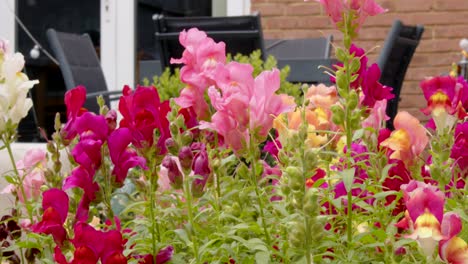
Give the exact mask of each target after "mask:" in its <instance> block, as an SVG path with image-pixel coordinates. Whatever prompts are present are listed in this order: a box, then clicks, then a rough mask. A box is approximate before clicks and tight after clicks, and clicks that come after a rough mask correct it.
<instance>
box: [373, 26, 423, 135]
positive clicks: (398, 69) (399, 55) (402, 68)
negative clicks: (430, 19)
mask: <svg viewBox="0 0 468 264" xmlns="http://www.w3.org/2000/svg"><path fill="white" fill-rule="evenodd" d="M423 32H424V26H422V25H417V26H408V25H404V24H403V23H402V22H401V21H400V20H396V21H395V22H394V23H393V26H392V28H391V30H390V32H389V33H388V35H387V39H386V40H385V44H384V46H383V49H382V51H381V53H380V56H379V58H378V61H377V63H378V65H379V67H380V69H381V71H382V75H381V77H380V83H382V84H384V85H386V86H390V87H392V88H393V93H394V94H395V98H394V99H392V100H390V101H389V102H388V104H387V115H388V116H389V117H390V120H388V122H387V127H389V128H391V129H393V119H394V118H395V116H396V114H397V111H398V102H399V100H400V91H401V86H402V84H403V80H404V79H405V74H406V70H407V69H408V66H409V64H410V62H411V59H412V57H413V54H414V52H415V51H416V48H417V46H418V45H419V41H420V40H421V37H422V34H423Z"/></svg>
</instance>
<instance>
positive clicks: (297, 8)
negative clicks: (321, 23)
mask: <svg viewBox="0 0 468 264" xmlns="http://www.w3.org/2000/svg"><path fill="white" fill-rule="evenodd" d="M285 13H286V15H288V16H312V15H318V14H323V12H322V10H321V8H320V6H319V5H316V4H313V2H307V3H301V2H299V3H294V4H289V5H287V6H286V10H285Z"/></svg>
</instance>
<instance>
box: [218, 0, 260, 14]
mask: <svg viewBox="0 0 468 264" xmlns="http://www.w3.org/2000/svg"><path fill="white" fill-rule="evenodd" d="M213 1H217V0H213ZM226 1H227V15H228V16H243V15H250V13H251V11H250V0H226Z"/></svg>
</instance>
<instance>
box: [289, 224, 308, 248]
mask: <svg viewBox="0 0 468 264" xmlns="http://www.w3.org/2000/svg"><path fill="white" fill-rule="evenodd" d="M290 229H291V230H290V232H289V243H291V245H292V246H294V247H297V248H300V247H302V245H303V243H304V234H305V227H304V223H303V222H301V221H294V222H293V223H292V224H291V226H290Z"/></svg>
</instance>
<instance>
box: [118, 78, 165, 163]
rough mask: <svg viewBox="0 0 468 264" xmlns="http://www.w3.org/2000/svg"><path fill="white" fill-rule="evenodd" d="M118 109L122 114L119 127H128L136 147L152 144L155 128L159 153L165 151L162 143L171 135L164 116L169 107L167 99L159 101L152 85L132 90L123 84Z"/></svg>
mask: <svg viewBox="0 0 468 264" xmlns="http://www.w3.org/2000/svg"><path fill="white" fill-rule="evenodd" d="M119 110H120V113H121V114H122V116H123V119H122V120H121V121H120V127H126V128H129V129H130V131H131V132H132V137H133V144H134V145H135V146H136V147H138V148H142V147H151V146H153V138H154V131H155V130H157V131H158V133H159V139H158V142H157V147H158V148H159V150H160V153H161V154H164V153H165V152H166V145H165V144H164V143H165V142H166V139H168V138H169V137H170V136H171V135H170V131H169V121H168V120H167V117H166V116H167V113H169V111H170V110H171V109H170V106H169V101H164V102H161V100H160V99H159V94H158V91H157V90H156V89H155V88H154V87H143V86H138V87H137V88H136V89H135V90H134V91H132V89H131V88H130V87H129V86H125V87H124V89H123V96H122V97H120V101H119Z"/></svg>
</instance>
